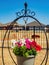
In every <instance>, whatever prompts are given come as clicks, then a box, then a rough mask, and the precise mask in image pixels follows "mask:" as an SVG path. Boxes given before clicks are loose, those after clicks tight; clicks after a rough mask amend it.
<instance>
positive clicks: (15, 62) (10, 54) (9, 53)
mask: <svg viewBox="0 0 49 65" xmlns="http://www.w3.org/2000/svg"><path fill="white" fill-rule="evenodd" d="M9 35H10V31H9V33H8V40H9ZM7 43H8V51H9V54H10V57H11V59H12V60H13V62H14V64H15V65H17V64H16V62H15V61H14V59H13V57H12V54H11V52H10V49H9V41H7Z"/></svg>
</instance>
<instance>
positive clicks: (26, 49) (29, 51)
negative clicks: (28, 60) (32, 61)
mask: <svg viewBox="0 0 49 65" xmlns="http://www.w3.org/2000/svg"><path fill="white" fill-rule="evenodd" d="M11 41H12V43H13V51H14V54H15V55H20V56H28V55H36V51H40V50H41V49H42V48H41V46H40V45H38V44H37V42H36V41H31V40H30V39H28V38H26V39H20V40H17V41H16V40H11Z"/></svg>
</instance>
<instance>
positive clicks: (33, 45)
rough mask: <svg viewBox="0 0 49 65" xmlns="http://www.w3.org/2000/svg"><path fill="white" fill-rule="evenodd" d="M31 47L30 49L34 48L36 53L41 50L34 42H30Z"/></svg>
mask: <svg viewBox="0 0 49 65" xmlns="http://www.w3.org/2000/svg"><path fill="white" fill-rule="evenodd" d="M31 47H32V48H35V49H36V51H40V50H41V46H40V45H38V44H37V43H36V42H35V41H32V42H31Z"/></svg>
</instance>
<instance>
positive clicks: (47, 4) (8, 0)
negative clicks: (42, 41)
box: [0, 0, 49, 24]
mask: <svg viewBox="0 0 49 65" xmlns="http://www.w3.org/2000/svg"><path fill="white" fill-rule="evenodd" d="M24 2H27V4H28V8H29V9H30V10H31V11H35V13H36V16H35V17H36V18H37V19H38V20H39V21H40V22H41V23H44V24H49V0H0V23H7V22H11V21H13V20H14V19H15V18H16V12H17V11H20V10H21V9H23V8H24Z"/></svg>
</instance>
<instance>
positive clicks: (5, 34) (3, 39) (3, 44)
mask: <svg viewBox="0 0 49 65" xmlns="http://www.w3.org/2000/svg"><path fill="white" fill-rule="evenodd" d="M12 23H13V22H12ZM10 25H11V24H10ZM7 32H8V30H6V32H5V35H4V38H3V42H2V63H3V65H5V62H4V53H3V48H4V40H5V37H6V34H7Z"/></svg>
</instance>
